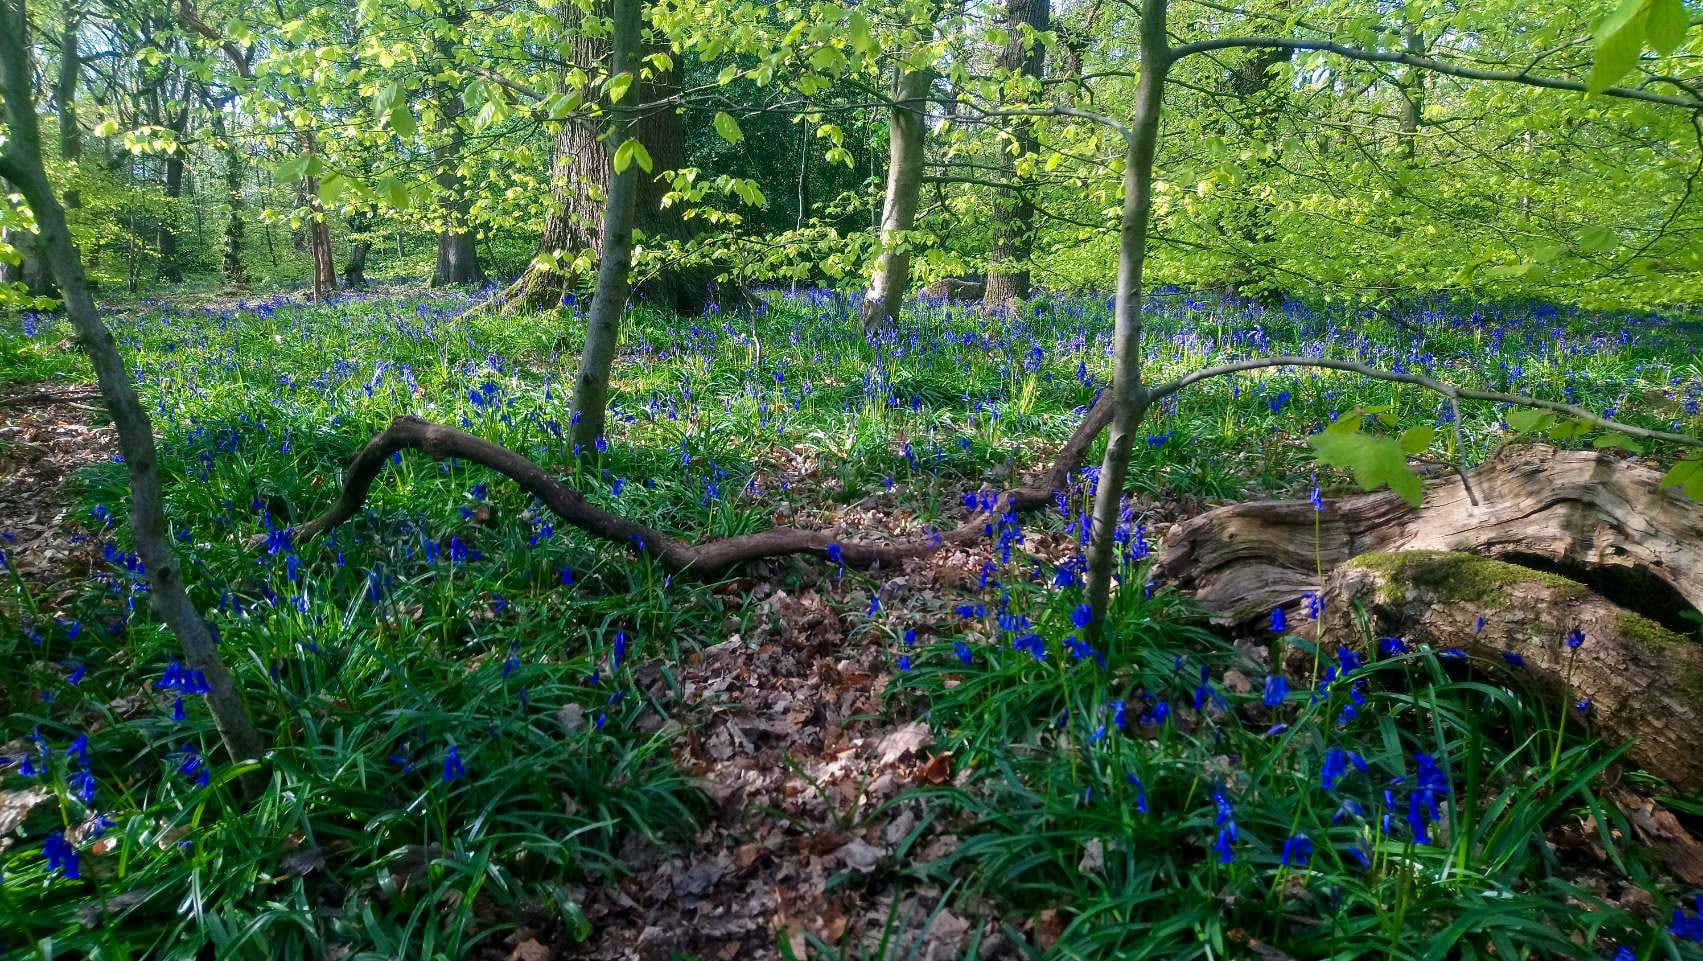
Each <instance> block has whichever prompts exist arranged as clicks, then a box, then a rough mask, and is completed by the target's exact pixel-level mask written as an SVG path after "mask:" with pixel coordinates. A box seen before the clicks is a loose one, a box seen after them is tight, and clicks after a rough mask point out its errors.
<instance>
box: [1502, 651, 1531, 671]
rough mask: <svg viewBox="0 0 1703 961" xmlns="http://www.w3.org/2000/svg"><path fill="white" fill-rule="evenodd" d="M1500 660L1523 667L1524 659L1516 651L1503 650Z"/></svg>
mask: <svg viewBox="0 0 1703 961" xmlns="http://www.w3.org/2000/svg"><path fill="white" fill-rule="evenodd" d="M1502 660H1504V661H1507V662H1508V663H1509V664H1512V665H1513V666H1514V667H1523V666H1525V663H1526V659H1525V658H1523V657H1521V656H1520V654H1519V652H1518V651H1503V652H1502Z"/></svg>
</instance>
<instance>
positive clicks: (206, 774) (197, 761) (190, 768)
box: [177, 744, 211, 787]
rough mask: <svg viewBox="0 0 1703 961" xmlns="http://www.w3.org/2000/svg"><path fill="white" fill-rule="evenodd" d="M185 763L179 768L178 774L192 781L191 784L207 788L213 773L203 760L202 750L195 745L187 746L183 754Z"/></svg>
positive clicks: (179, 765) (184, 747) (180, 764)
mask: <svg viewBox="0 0 1703 961" xmlns="http://www.w3.org/2000/svg"><path fill="white" fill-rule="evenodd" d="M181 753H182V754H183V761H182V762H180V763H179V764H178V766H177V773H179V774H181V775H183V776H184V777H186V778H188V779H189V780H190V783H192V784H195V785H197V786H200V787H206V786H207V784H208V783H209V781H210V780H211V771H210V770H209V769H208V767H207V765H206V763H204V762H203V761H202V760H201V749H200V748H198V747H196V746H195V745H193V744H185V745H184V746H183V749H182V752H181Z"/></svg>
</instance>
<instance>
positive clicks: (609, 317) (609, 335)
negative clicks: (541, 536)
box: [573, 0, 640, 453]
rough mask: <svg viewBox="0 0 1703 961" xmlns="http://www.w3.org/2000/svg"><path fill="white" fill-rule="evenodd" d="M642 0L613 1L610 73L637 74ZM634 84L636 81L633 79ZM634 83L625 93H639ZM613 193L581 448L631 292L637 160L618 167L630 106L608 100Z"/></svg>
mask: <svg viewBox="0 0 1703 961" xmlns="http://www.w3.org/2000/svg"><path fill="white" fill-rule="evenodd" d="M639 2H640V0H615V3H614V19H615V25H614V26H615V30H614V44H613V46H614V50H613V55H612V57H611V63H610V68H609V74H610V76H612V77H618V76H620V75H621V74H624V73H631V74H636V73H637V68H638V47H639ZM633 86H636V84H634V85H633ZM635 96H636V95H635V93H634V91H633V89H632V87H631V86H630V87H629V88H628V89H627V90H626V91H625V96H624V97H623V98H622V99H627V97H635ZM610 109H611V114H612V119H611V120H610V123H609V147H610V149H609V192H608V195H607V199H606V200H605V202H604V205H603V249H602V256H601V257H600V258H599V259H598V263H597V287H596V290H595V292H594V293H593V294H592V299H591V310H590V311H589V313H588V314H587V317H586V331H585V351H584V353H583V354H581V355H580V367H579V377H578V378H577V379H576V380H575V382H574V402H573V437H574V443H575V445H577V446H578V448H579V449H580V451H581V452H586V453H589V452H593V451H595V450H596V445H597V442H598V441H599V440H600V439H601V438H602V437H603V423H604V414H605V412H606V410H607V408H608V406H609V370H610V367H611V366H612V365H613V364H614V362H615V345H616V342H617V341H618V340H619V339H620V334H621V312H622V311H623V310H625V309H626V306H627V297H628V296H629V295H630V294H631V293H632V289H633V286H632V277H631V273H632V266H633V207H634V202H635V201H636V199H637V198H638V190H639V165H638V162H637V161H636V160H629V161H628V163H627V165H626V169H624V170H622V169H618V168H619V165H618V164H616V162H615V158H616V156H617V155H618V152H619V150H620V146H621V144H622V142H623V141H625V140H626V139H627V137H628V136H630V135H631V133H632V121H631V117H629V116H628V114H629V110H628V109H627V108H626V107H623V106H622V105H621V104H620V103H618V102H616V103H611V104H610Z"/></svg>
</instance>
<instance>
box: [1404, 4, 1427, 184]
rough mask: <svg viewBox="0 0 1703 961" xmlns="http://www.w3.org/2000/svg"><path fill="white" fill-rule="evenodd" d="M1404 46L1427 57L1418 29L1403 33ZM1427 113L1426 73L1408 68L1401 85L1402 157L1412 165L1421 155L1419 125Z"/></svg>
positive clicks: (1410, 51) (1409, 29) (1410, 29)
mask: <svg viewBox="0 0 1703 961" xmlns="http://www.w3.org/2000/svg"><path fill="white" fill-rule="evenodd" d="M1402 41H1403V44H1404V45H1405V46H1406V47H1407V52H1408V53H1411V54H1413V55H1414V56H1416V57H1423V56H1425V38H1424V37H1423V36H1421V35H1420V33H1419V31H1418V30H1417V29H1414V28H1412V27H1410V28H1408V29H1407V30H1405V31H1403V33H1402ZM1424 113H1425V73H1424V72H1423V71H1421V70H1420V69H1419V68H1418V67H1409V68H1407V76H1406V77H1405V78H1403V83H1402V85H1401V119H1400V124H1401V156H1402V159H1403V160H1405V161H1407V162H1408V163H1409V164H1412V163H1413V161H1414V159H1415V158H1416V157H1417V156H1418V153H1419V124H1420V123H1421V121H1422V120H1423V118H1424Z"/></svg>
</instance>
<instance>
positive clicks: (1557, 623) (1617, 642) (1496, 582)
mask: <svg viewBox="0 0 1703 961" xmlns="http://www.w3.org/2000/svg"><path fill="white" fill-rule="evenodd" d="M1362 613H1363V615H1364V617H1365V618H1366V623H1365V626H1364V627H1362V625H1361V622H1360V620H1359V615H1360V614H1362ZM1368 629H1369V630H1370V636H1371V637H1373V638H1379V637H1397V638H1401V639H1402V640H1403V641H1404V642H1405V643H1406V644H1407V645H1408V646H1410V647H1417V646H1419V645H1421V644H1424V645H1429V646H1430V647H1431V648H1432V649H1433V650H1436V651H1446V650H1449V649H1451V648H1455V649H1459V650H1462V651H1464V652H1465V653H1466V654H1468V655H1469V656H1470V657H1472V658H1474V659H1475V660H1476V661H1477V662H1478V664H1479V665H1481V666H1483V667H1484V668H1486V669H1488V670H1493V671H1497V672H1500V673H1502V674H1504V675H1506V676H1507V677H1508V678H1509V679H1510V680H1512V681H1514V682H1515V683H1520V682H1524V683H1525V684H1528V685H1530V686H1532V687H1535V688H1536V689H1537V693H1538V694H1540V695H1541V696H1543V697H1544V698H1545V699H1547V700H1549V701H1551V702H1555V703H1559V704H1561V705H1564V708H1563V710H1562V711H1560V712H1557V713H1558V716H1560V717H1562V718H1564V722H1563V723H1565V724H1566V728H1565V732H1564V740H1563V743H1567V742H1572V743H1580V742H1583V741H1584V740H1585V739H1587V738H1588V737H1590V736H1592V735H1596V736H1600V737H1602V738H1603V739H1604V740H1605V741H1607V742H1608V743H1609V744H1610V745H1619V744H1623V743H1628V742H1629V743H1630V747H1629V748H1628V751H1627V754H1628V756H1629V757H1631V758H1632V760H1634V761H1636V762H1637V763H1638V764H1639V765H1640V766H1642V767H1643V768H1644V769H1645V770H1648V771H1650V772H1651V773H1653V774H1657V775H1660V776H1661V777H1664V778H1667V779H1668V780H1669V781H1672V782H1673V784H1674V786H1675V787H1678V788H1679V789H1680V790H1682V791H1697V790H1699V789H1703V752H1699V751H1698V750H1697V745H1698V744H1703V692H1700V690H1699V688H1698V685H1699V684H1700V683H1703V645H1700V644H1698V643H1697V641H1696V639H1695V638H1687V637H1684V636H1681V635H1679V634H1676V633H1674V632H1673V631H1670V630H1668V629H1666V628H1664V627H1662V626H1661V625H1659V624H1656V623H1654V622H1653V621H1651V620H1649V619H1648V618H1645V617H1642V616H1640V615H1638V614H1635V613H1633V612H1632V611H1629V610H1627V609H1625V608H1624V607H1620V606H1618V605H1616V604H1613V603H1611V602H1610V601H1608V600H1606V599H1604V598H1603V597H1601V596H1600V595H1598V594H1595V593H1592V591H1591V590H1590V589H1589V588H1588V587H1586V586H1585V585H1583V584H1580V583H1578V582H1576V581H1572V580H1568V579H1567V578H1564V577H1559V576H1556V575H1554V574H1548V573H1544V572H1540V571H1534V570H1531V569H1529V568H1525V567H1519V566H1517V565H1514V564H1506V563H1503V562H1501V561H1493V560H1487V559H1485V558H1482V557H1475V556H1473V555H1471V554H1456V553H1448V552H1440V551H1402V552H1397V553H1376V554H1362V555H1360V556H1359V557H1356V558H1355V559H1353V560H1351V561H1349V562H1348V563H1347V564H1344V565H1343V566H1341V567H1339V568H1337V569H1336V570H1335V571H1334V572H1333V573H1332V574H1331V575H1330V577H1328V578H1326V581H1325V589H1324V615H1323V617H1322V619H1321V620H1320V622H1319V637H1320V639H1321V642H1322V643H1323V644H1324V645H1325V646H1326V648H1327V653H1328V652H1331V651H1334V650H1335V649H1336V648H1338V647H1342V646H1347V647H1352V648H1357V649H1360V650H1362V651H1364V649H1365V648H1366V646H1367V643H1366V638H1367V630H1368ZM1572 631H1579V632H1580V633H1581V634H1582V635H1583V638H1584V639H1583V641H1582V642H1581V643H1580V644H1579V645H1578V647H1577V648H1572V647H1569V645H1568V644H1567V643H1565V642H1564V639H1565V638H1566V637H1567V636H1568V634H1569V632H1572ZM1296 650H1297V653H1299V649H1296ZM1510 654H1512V655H1514V656H1515V659H1517V660H1518V663H1517V664H1515V663H1514V662H1513V660H1514V659H1511V658H1509V657H1508V655H1510ZM1368 656H1372V655H1370V654H1368ZM1295 660H1297V661H1300V660H1305V661H1306V662H1307V664H1310V663H1311V662H1312V657H1311V656H1310V655H1309V656H1306V657H1304V658H1296V659H1295ZM1305 666H1306V665H1302V668H1303V669H1305ZM1581 702H1585V703H1588V705H1589V707H1588V709H1587V710H1583V711H1581V710H1580V709H1579V706H1578V705H1579V704H1580V703H1581ZM1587 728H1589V730H1587Z"/></svg>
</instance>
